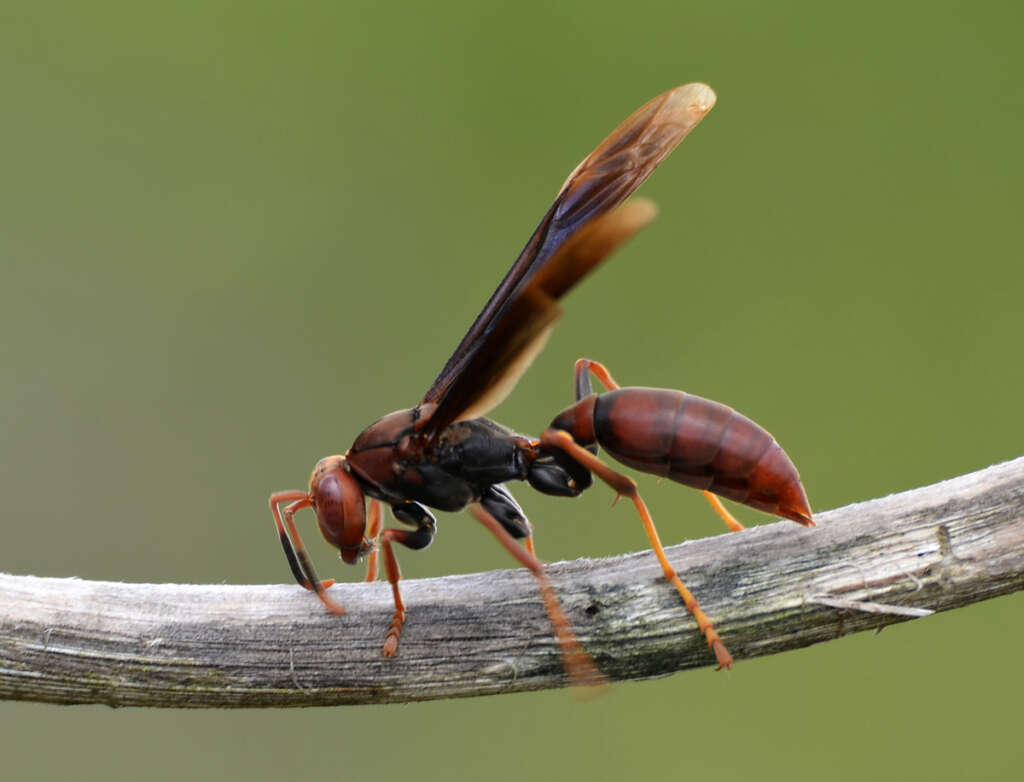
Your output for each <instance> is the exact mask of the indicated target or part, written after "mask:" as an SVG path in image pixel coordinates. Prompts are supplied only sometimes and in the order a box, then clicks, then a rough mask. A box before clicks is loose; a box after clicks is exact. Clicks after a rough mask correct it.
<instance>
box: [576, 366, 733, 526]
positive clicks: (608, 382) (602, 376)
mask: <svg viewBox="0 0 1024 782" xmlns="http://www.w3.org/2000/svg"><path fill="white" fill-rule="evenodd" d="M591 374H593V376H594V377H596V378H597V379H598V380H600V381H601V385H603V386H604V387H605V388H607V389H608V390H609V391H615V390H616V389H618V388H621V386H620V385H619V384H618V383H616V382H615V378H613V377H612V373H611V372H609V371H608V367H606V366H605V365H604V364H602V363H601V362H600V361H594V360H593V359H589V358H581V359H577V361H576V367H575V375H574V378H575V385H576V401H577V402H579V401H580V400H581V399H583V398H584V397H586V396H590V394H592V393H593V390H592V387H591V385H590V376H591ZM587 450H588V451H591V453H593V454H595V455H596V454H597V450H596V449H591V448H587ZM701 494H703V495H704V499H706V500H707V501H708V503H710V505H711V507H712V509H713V510H714V511H715V513H717V514H718V517H719V518H720V519H721V520H722V521H724V522H725V526H727V527H728V528H729V529H730V530H731V531H733V532H739V531H740V530H743V529H746V527H744V526H743V525H742V524H740V523H739V522H738V521H737V520H736V517H735V516H733V515H732V514H731V513H730V512H729V511H728V509H727V508H726V507H725V506H724V505H723V504H722V501H721V500H720V499H718V497H716V496H715V495H714V494H712V493H711V492H709V491H706V490H705V491H702V492H701Z"/></svg>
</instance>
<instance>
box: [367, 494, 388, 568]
mask: <svg viewBox="0 0 1024 782" xmlns="http://www.w3.org/2000/svg"><path fill="white" fill-rule="evenodd" d="M382 521H383V513H382V512H381V507H380V502H378V501H377V500H370V515H369V517H368V519H367V522H366V537H367V538H369V539H370V540H372V541H373V549H372V550H371V551H370V554H369V556H367V558H366V578H365V579H363V580H364V581H376V580H377V575H378V568H377V546H378V545H379V543H380V527H381V522H382Z"/></svg>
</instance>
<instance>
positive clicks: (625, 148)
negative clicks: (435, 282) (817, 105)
mask: <svg viewBox="0 0 1024 782" xmlns="http://www.w3.org/2000/svg"><path fill="white" fill-rule="evenodd" d="M714 103H715V93H714V92H713V91H712V90H711V88H710V87H708V86H707V85H704V84H687V85H684V86H681V87H677V88H675V89H673V90H669V91H668V92H665V93H663V94H661V95H659V96H657V97H656V98H654V99H653V100H651V101H649V102H648V103H646V104H644V105H643V106H641V107H640V108H639V109H637V111H635V112H634V113H633V114H632V115H631V116H630V117H628V118H627V119H626V120H625V121H624V122H623V123H622V124H621V125H619V127H617V128H616V129H615V130H614V131H613V132H612V133H611V135H609V136H608V137H607V138H606V139H605V140H604V141H603V142H602V143H601V144H600V145H599V146H598V147H597V148H596V149H595V150H594V151H593V152H592V153H590V155H588V156H587V157H586V158H585V159H584V160H583V162H581V163H580V164H579V165H578V166H577V167H576V168H575V169H574V170H573V172H572V173H571V174H569V177H568V179H566V181H565V184H563V185H562V188H561V189H560V190H559V192H558V195H557V196H556V197H555V201H554V203H553V204H552V205H551V208H550V209H548V211H547V213H546V214H545V215H544V217H543V219H542V220H541V221H540V225H538V226H537V229H536V230H535V231H534V232H533V235H532V236H531V237H530V240H529V241H528V242H527V243H526V247H525V248H524V249H523V251H522V252H521V253H520V255H519V257H518V258H517V259H516V262H515V263H514V264H513V265H512V268H511V269H509V271H508V273H507V274H506V275H505V278H504V279H503V280H502V281H501V284H500V285H499V286H498V288H497V290H495V292H494V293H493V295H492V296H491V297H490V299H489V300H488V301H487V303H486V304H485V305H484V308H483V310H482V311H481V312H480V314H479V316H478V317H477V318H476V320H475V321H474V322H473V325H472V326H470V328H469V331H468V332H466V335H465V336H464V337H463V338H462V341H461V342H460V343H459V345H458V347H457V348H456V349H455V352H454V353H452V355H451V357H450V358H449V359H448V361H447V363H446V364H445V365H444V368H443V369H442V370H441V372H440V374H439V375H438V376H437V378H436V379H435V380H434V382H433V383H432V384H431V386H430V387H429V388H428V389H427V392H426V393H425V394H424V395H423V398H422V399H421V400H420V401H419V403H418V404H417V405H416V406H415V407H411V408H409V409H407V410H398V411H396V412H393V413H390V414H388V415H386V416H384V417H383V418H381V419H379V420H377V421H375V422H374V423H373V424H371V425H370V426H369V427H367V428H366V429H365V430H364V431H363V432H362V433H361V434H360V435H359V436H358V437H357V438H356V440H355V442H354V443H352V446H351V447H350V448H349V449H348V450H347V451H346V452H345V453H344V454H341V455H333V456H327V457H324V458H323V459H321V460H320V461H319V462H317V464H316V466H315V467H314V468H313V473H312V475H311V476H310V481H309V489H308V490H306V491H283V492H276V493H274V494H272V495H271V497H270V508H271V511H272V513H273V516H274V522H275V524H276V526H277V531H278V534H279V536H280V540H281V544H282V546H283V548H284V553H285V556H286V557H287V559H288V563H289V565H290V567H291V571H292V574H293V575H294V577H295V580H296V581H297V582H298V583H299V584H300V585H301V586H303V587H305V588H306V589H308V590H311V591H313V592H315V593H316V595H317V596H318V597H319V598H320V600H321V601H322V602H323V604H324V606H326V608H327V610H328V611H330V612H331V613H334V614H341V613H343V612H344V609H343V608H342V607H341V606H340V605H339V604H338V603H337V602H335V600H334V599H333V598H332V597H331V596H330V594H329V591H328V590H329V587H330V586H331V585H332V584H333V583H334V582H333V581H331V580H328V581H321V580H320V579H319V578H318V577H317V575H316V572H315V571H314V569H313V565H312V563H311V561H310V559H309V556H308V555H307V553H306V549H305V547H304V546H303V544H302V540H301V538H300V537H299V533H298V530H297V529H296V526H295V521H294V516H295V514H296V512H298V511H299V510H301V509H303V508H306V507H309V508H312V509H313V511H314V512H315V513H316V519H317V522H318V524H319V527H320V532H321V533H322V535H323V537H324V538H325V539H326V540H327V542H328V543H329V544H331V545H332V546H334V547H335V548H337V549H338V551H339V553H340V556H341V559H342V560H344V561H345V562H346V563H348V564H356V563H357V562H358V561H359V560H360V559H362V558H364V557H365V558H367V560H368V566H367V576H366V580H368V581H372V580H374V579H376V577H377V571H378V556H382V558H383V560H384V570H385V573H386V575H387V579H388V582H389V583H390V585H391V589H392V592H393V595H394V603H395V612H394V617H393V619H392V620H391V624H390V626H389V627H388V629H387V633H386V635H385V637H384V643H383V647H382V653H383V654H384V655H385V656H387V657H393V656H395V655H396V654H397V652H398V646H399V640H400V638H401V633H402V625H403V623H404V621H405V616H406V607H405V603H404V602H403V600H402V593H401V589H400V588H399V583H400V580H401V570H400V569H399V566H398V560H397V559H396V557H395V546H396V544H397V545H401V546H404V547H406V548H409V549H414V550H415V549H422V548H426V547H427V546H429V545H430V543H431V542H432V541H433V539H434V536H435V534H436V532H437V521H436V519H435V517H434V515H433V513H431V511H430V509H431V508H434V509H438V510H442V511H461V510H463V509H466V508H468V509H469V511H470V512H471V513H472V514H473V515H474V516H475V517H476V518H477V519H478V520H479V521H480V522H481V523H482V524H483V525H484V526H485V527H487V529H489V530H490V531H491V532H492V533H493V534H494V536H495V537H496V538H497V539H498V540H499V542H500V543H501V544H502V545H503V546H504V547H505V548H506V549H507V550H508V551H509V552H510V553H511V554H512V556H514V557H515V558H516V559H517V560H518V561H519V562H520V563H521V564H522V565H523V566H524V567H526V568H527V569H529V570H530V572H531V573H532V574H533V575H534V576H535V577H536V579H537V582H538V586H539V589H540V593H541V596H542V599H543V603H544V606H545V609H546V611H547V614H548V617H549V618H550V621H551V625H552V630H553V633H554V636H555V638H556V640H557V642H558V645H559V648H560V651H561V654H562V659H563V663H564V665H565V668H566V670H567V672H568V673H569V675H570V677H571V678H572V679H574V680H575V681H576V682H587V681H596V680H598V679H599V678H600V674H599V673H598V672H597V670H596V666H594V663H593V662H592V660H591V659H590V657H589V655H588V654H587V653H586V652H585V651H584V649H583V648H582V646H581V645H580V643H579V641H578V640H577V639H576V637H575V635H574V633H573V631H572V628H571V626H570V624H569V622H568V620H567V618H566V616H565V613H564V612H563V610H562V607H561V605H560V603H559V600H558V597H557V595H556V594H555V591H554V589H553V588H552V586H551V583H550V581H549V580H548V578H547V575H546V574H545V571H544V567H543V565H542V563H541V561H540V560H539V559H538V558H537V556H536V553H535V550H534V545H533V536H532V525H531V524H530V522H529V521H528V520H527V518H526V514H525V513H524V512H523V510H522V508H521V507H520V506H519V504H518V503H517V502H516V500H515V499H514V498H513V496H512V494H511V493H510V492H509V490H508V488H507V487H506V485H505V484H506V483H508V482H509V481H526V482H527V483H528V484H529V485H530V486H532V487H533V488H534V489H536V490H537V491H539V492H542V493H544V494H549V495H554V496H558V497H576V496H578V495H579V494H580V493H582V492H583V491H585V490H586V489H587V488H589V487H590V486H591V484H592V483H593V479H594V476H596V477H597V478H598V479H600V480H601V481H603V482H604V483H606V484H607V485H608V486H610V487H611V489H612V490H613V491H615V492H616V495H617V497H618V496H622V497H627V498H628V499H629V500H631V501H632V503H633V504H634V505H635V507H636V510H637V512H638V514H639V516H640V518H641V520H642V522H643V525H644V528H645V530H646V532H647V535H648V537H649V539H650V543H651V547H652V549H653V552H654V554H655V556H656V557H657V558H658V561H659V562H660V564H661V567H662V569H663V571H664V574H665V578H666V579H667V580H668V581H669V582H670V583H671V584H672V585H673V586H674V587H675V589H676V590H677V591H678V592H679V595H680V596H681V598H682V600H683V603H684V605H685V606H686V608H687V609H688V610H689V611H690V613H691V614H692V615H693V616H694V618H695V619H696V621H697V624H698V626H699V627H700V630H701V632H702V633H703V635H704V638H705V639H706V641H707V643H708V646H709V647H710V649H711V650H712V651H713V653H714V654H715V657H716V659H717V661H718V665H719V667H720V668H728V667H730V666H731V665H732V663H733V658H732V656H731V655H730V654H729V652H728V650H727V649H726V647H725V644H724V643H723V641H722V639H721V638H720V637H719V635H718V633H717V632H716V631H715V628H714V626H713V624H712V623H711V621H710V619H709V618H708V617H707V616H706V615H705V613H704V612H703V611H702V610H701V608H700V605H699V604H698V602H697V600H696V598H695V597H694V596H693V595H692V594H691V593H690V591H689V590H688V589H687V588H686V586H685V585H684V584H683V582H682V580H681V579H680V577H679V575H678V574H677V573H676V571H675V569H674V568H673V567H672V565H671V563H670V562H669V561H668V558H667V557H666V556H665V551H664V549H663V547H662V545H661V542H660V540H659V537H658V533H657V530H656V528H655V526H654V520H653V518H652V516H651V514H650V512H649V510H648V508H647V506H646V504H645V503H644V501H643V499H642V497H641V496H640V494H639V492H638V491H637V486H636V483H635V482H634V481H633V480H632V479H631V478H629V477H627V476H626V475H623V474H621V473H619V472H617V471H616V470H613V469H612V468H611V467H609V466H608V465H607V464H605V463H604V462H603V461H602V460H601V459H600V458H598V454H599V452H600V451H601V450H602V449H603V451H604V452H605V453H606V454H607V455H608V456H610V457H611V458H612V459H614V460H616V461H617V462H620V463H622V464H624V465H626V466H628V467H631V468H634V469H636V470H640V471H642V472H646V473H651V474H654V475H657V476H659V477H665V478H670V479H671V480H673V481H677V482H679V483H682V484H685V485H686V486H690V487H693V488H696V489H699V490H701V491H703V492H704V494H705V496H706V497H707V498H708V499H709V501H710V502H711V503H712V506H713V507H714V508H715V510H716V511H717V512H718V513H719V515H721V516H722V518H723V519H724V520H725V522H726V524H727V525H728V526H729V527H730V529H733V530H737V529H742V525H740V524H739V522H737V521H736V520H735V519H734V518H733V517H732V515H731V514H730V513H729V512H728V511H727V510H726V509H725V508H724V506H722V504H721V503H720V502H719V501H718V497H719V496H721V497H726V498H728V499H731V500H734V501H736V502H739V503H743V504H745V505H749V506H751V507H754V508H757V509H759V510H762V511H767V512H768V513H772V514H775V515H777V516H780V517H782V518H786V519H791V520H792V521H795V522H797V523H798V524H802V525H805V526H811V525H813V524H814V521H813V520H812V516H811V510H810V507H809V505H808V502H807V496H806V494H805V493H804V489H803V485H802V484H801V482H800V476H799V474H798V473H797V470H796V468H795V467H794V466H793V463H792V461H791V460H790V459H789V457H788V456H787V455H786V453H785V452H784V451H783V450H782V448H781V447H780V446H779V444H778V443H777V442H776V441H775V439H774V438H773V437H772V436H771V435H770V434H769V433H768V432H766V431H765V430H764V429H763V428H761V427H760V426H759V425H758V424H756V423H754V422H753V421H751V420H750V419H748V418H746V417H744V416H742V415H741V414H739V413H738V412H736V411H734V410H732V409H731V408H729V407H726V406H725V405H723V404H719V403H718V402H714V401H711V400H708V399H702V398H701V397H698V396H694V395H692V394H687V393H684V392H682V391H674V390H669V389H660V388H641V387H625V388H624V387H621V386H619V384H618V383H617V382H616V381H615V379H614V378H613V377H612V375H611V373H610V372H609V371H608V369H607V368H606V367H605V366H604V365H602V364H601V363H599V362H597V361H593V360H590V359H580V360H579V361H577V362H576V366H575V370H574V397H575V401H574V403H573V404H572V405H570V406H569V407H567V408H566V409H565V410H563V411H562V412H560V413H559V414H558V415H556V416H555V417H554V419H553V420H552V422H551V424H550V425H549V426H548V427H547V428H546V429H544V430H543V432H541V434H540V436H539V437H528V436H525V435H522V434H518V433H516V432H513V431H511V430H510V429H507V428H505V427H504V426H501V425H500V424H498V423H495V422H494V421H492V420H490V419H488V418H485V417H484V415H485V414H486V413H487V412H488V411H489V410H491V409H492V408H494V407H495V406H496V405H498V404H499V403H500V402H501V401H502V400H503V399H504V398H505V397H506V396H507V395H508V394H509V393H510V391H511V390H512V388H513V387H514V386H515V384H516V382H517V381H518V380H519V378H520V377H521V376H522V374H523V373H524V372H525V371H526V369H527V367H528V366H529V365H530V363H531V361H532V360H533V359H534V357H535V356H536V355H537V354H538V353H539V351H540V350H541V349H542V347H543V346H544V343H545V341H546V340H547V337H548V335H549V334H550V333H551V330H552V328H553V327H554V325H555V324H556V322H557V321H558V319H559V317H560V316H561V312H562V310H561V307H560V306H559V300H560V299H561V298H562V296H564V295H565V294H566V293H567V292H568V291H569V290H570V289H571V288H572V287H573V286H575V285H576V284H577V283H578V282H580V280H582V279H583V278H584V277H585V276H587V274H589V273H590V272H591V271H592V270H593V269H594V268H595V267H596V266H597V265H598V264H600V263H601V262H602V261H603V260H604V259H605V258H606V257H608V255H609V254H610V253H611V252H612V251H613V250H615V249H616V248H617V247H618V246H620V245H621V244H622V243H623V242H625V241H626V240H628V239H629V238H630V237H632V236H633V235H634V234H635V233H636V232H637V231H639V230H640V229H642V228H643V227H645V226H646V225H648V224H649V223H650V222H651V220H653V218H654V216H655V213H656V210H655V208H654V205H653V204H652V203H650V202H649V201H646V200H643V199H633V200H630V201H626V199H627V198H628V197H629V196H630V195H631V194H632V193H633V191H635V190H636V189H637V188H638V187H639V186H640V185H641V183H643V182H644V180H646V179H647V177H648V176H650V174H651V172H652V171H654V169H655V168H656V167H657V166H658V165H659V164H660V163H661V162H662V161H663V160H664V159H665V158H666V157H667V156H668V155H669V153H670V152H671V151H672V150H673V149H674V148H675V147H676V145H677V144H679V142H680V141H682V139H683V138H684V137H685V136H686V135H687V134H688V133H689V132H690V131H691V130H693V128H694V127H695V126H696V125H697V123H699V122H700V120H701V119H703V117H704V116H705V115H706V114H707V113H708V111H710V110H711V108H712V106H713V105H714ZM592 378H596V379H597V380H598V381H599V382H600V383H601V385H603V386H604V388H605V392H604V393H601V394H597V393H595V392H594V390H593V384H592ZM285 503H287V505H286V506H285V507H284V508H283V510H282V508H281V505H282V504H285ZM383 505H387V506H389V507H390V509H391V514H392V516H393V517H394V518H395V519H396V520H397V521H398V522H399V523H400V524H402V525H403V526H402V527H397V528H384V527H383V508H382V506H383ZM367 506H369V507H368V508H367ZM520 541H521V543H520Z"/></svg>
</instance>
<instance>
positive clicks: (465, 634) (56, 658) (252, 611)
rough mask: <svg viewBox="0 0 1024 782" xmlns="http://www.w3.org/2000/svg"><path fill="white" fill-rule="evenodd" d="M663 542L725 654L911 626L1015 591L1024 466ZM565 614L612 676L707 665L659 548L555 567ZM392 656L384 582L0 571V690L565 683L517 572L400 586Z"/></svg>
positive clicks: (176, 698)
mask: <svg viewBox="0 0 1024 782" xmlns="http://www.w3.org/2000/svg"><path fill="white" fill-rule="evenodd" d="M817 519H818V522H819V525H820V526H819V527H818V528H816V529H803V528H800V527H798V526H796V525H794V524H789V523H786V522H782V523H778V524H772V525H769V526H763V527H759V528H756V529H751V530H747V531H745V532H742V533H734V534H725V535H721V536H719V537H716V538H709V539H705V540H700V541H693V542H690V543H685V544H683V545H680V546H674V547H672V548H669V549H668V553H669V556H670V558H671V559H672V561H673V562H674V563H675V565H676V567H677V568H678V569H679V570H680V572H681V573H683V574H684V577H685V579H686V581H687V583H688V585H689V586H690V587H691V589H692V590H693V591H694V592H695V593H696V594H697V595H698V596H699V598H700V600H701V603H702V605H703V606H704V608H705V610H706V611H707V612H708V614H709V615H710V616H711V617H713V619H714V621H715V624H716V626H717V628H718V630H719V632H720V633H721V634H722V636H723V638H724V639H725V641H726V644H727V645H728V646H729V649H730V650H731V651H732V653H733V654H734V655H735V656H736V657H737V659H743V658H745V657H754V656H757V655H762V654H771V653H774V652H780V651H783V650H786V649H795V648H798V647H802V646H807V645H809V644H813V643H818V642H820V641H826V640H829V639H832V638H836V637H838V636H840V635H842V634H844V633H850V632H856V631H859V630H865V629H868V628H874V627H880V626H882V625H885V624H891V623H894V622H901V621H907V620H908V618H910V617H913V616H920V615H922V613H928V612H931V611H943V610H947V609H950V608H956V607H958V606H962V605H966V604H968V603H972V602H976V601H979V600H984V599H986V598H989V597H994V596H996V595H1001V594H1006V593H1008V592H1012V591H1015V590H1018V589H1020V588H1021V587H1022V586H1024V458H1020V459H1017V460H1015V461H1012V462H1007V463H1005V464H1001V465H997V466H994V467H990V468H988V469H986V470H982V471H980V472H976V473H972V474H970V475H965V476H962V477H959V478H955V479H953V480H949V481H945V482H943V483H938V484H935V485H933V486H927V487H924V488H921V489H916V490H914V491H909V492H905V493H903V494H898V495H893V496H890V497H885V498H881V499H877V500H871V501H869V502H863V503H859V504H856V505H850V506H847V507H845V508H840V509H838V510H833V511H829V512H827V513H821V514H818V516H817ZM550 573H551V578H552V581H553V582H554V584H555V587H556V589H557V590H558V592H559V594H560V596H561V598H562V601H563V603H564V605H565V608H566V611H567V613H568V615H569V618H570V621H571V622H572V623H573V626H574V627H575V629H576V631H577V632H578V634H579V635H580V638H581V639H582V640H583V642H584V644H585V645H586V647H587V649H588V650H589V651H590V653H591V654H592V655H593V656H594V659H595V660H596V661H597V663H598V665H599V666H600V667H601V669H602V670H603V671H604V673H605V674H606V675H607V676H608V677H609V678H610V679H639V678H645V677H652V676H661V675H665V674H668V673H672V672H674V671H679V670H682V669H685V668H693V667H697V666H705V665H710V664H712V663H713V662H714V657H713V655H712V654H711V653H710V652H709V651H708V650H707V648H706V647H705V646H704V643H703V641H702V640H701V637H700V634H699V632H697V629H696V627H695V625H694V622H693V620H692V619H691V617H690V616H689V615H688V614H687V613H686V611H685V609H684V608H683V606H682V605H681V603H680V601H679V597H678V595H677V593H676V591H675V590H674V589H673V588H672V587H671V586H670V585H668V584H666V583H665V581H664V580H663V578H662V577H661V569H660V568H659V566H658V565H657V563H656V562H655V559H654V557H653V555H651V554H650V553H649V552H648V553H638V554H630V555H627V556H622V557H615V558H613V559H607V560H598V561H594V560H578V561H575V562H562V563H558V564H555V565H552V566H551V568H550ZM403 590H404V594H405V596H406V600H407V603H408V605H409V616H408V620H407V623H406V628H405V632H404V634H403V636H402V646H401V649H400V651H399V656H398V657H397V658H396V659H385V658H382V657H381V655H380V645H381V642H382V640H383V634H384V632H385V630H386V628H387V626H388V623H389V621H390V618H391V611H392V606H391V596H390V590H389V588H388V586H387V585H386V584H380V583H379V584H350V585H339V586H337V587H335V588H334V590H333V593H334V594H335V595H336V596H337V597H338V599H339V600H340V601H341V602H342V603H343V604H344V605H346V606H348V608H349V613H348V614H347V615H345V616H342V617H337V616H331V615H328V614H326V613H325V612H323V611H322V609H321V607H320V605H319V603H318V602H317V601H316V600H314V599H312V598H311V596H310V595H309V594H308V593H306V592H303V591H302V590H301V589H300V588H299V587H297V586H294V585H292V586H180V585H165V584H119V583H106V582H88V581H79V580H75V579H47V578H32V577H24V576H4V575H0V697H3V698H8V699H20V700H34V701H49V702H54V703H106V704H110V705H112V706H125V705H145V706H193V707H212V706H309V705H328V704H339V703H384V702H394V701H410V700H425V699H430V698H444V697H453V696H467V695H480V694H488V693H498V692H512V691H517V690H534V689H541V688H546V687H557V686H561V685H563V684H564V683H565V679H564V675H563V673H562V667H561V663H560V660H559V655H558V652H557V649H556V647H555V644H554V641H553V639H552V637H551V629H550V626H549V624H548V620H547V616H546V615H545V613H544V609H543V607H542V604H541V601H540V598H539V597H538V594H537V588H536V584H535V582H534V580H533V578H532V577H531V576H530V575H529V574H527V573H526V572H524V571H519V570H510V571H502V572H498V573H486V574H480V573H478V574H473V575H467V576H451V577H448V578H440V579H423V580H418V581H417V580H413V581H407V582H404V584H403Z"/></svg>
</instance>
